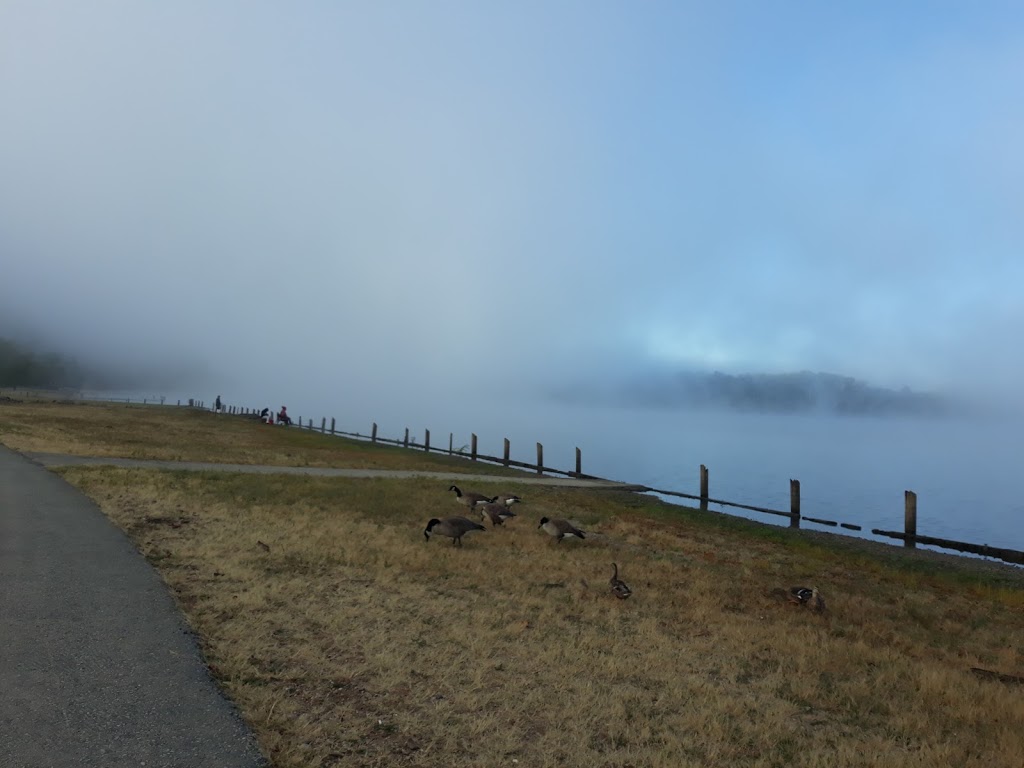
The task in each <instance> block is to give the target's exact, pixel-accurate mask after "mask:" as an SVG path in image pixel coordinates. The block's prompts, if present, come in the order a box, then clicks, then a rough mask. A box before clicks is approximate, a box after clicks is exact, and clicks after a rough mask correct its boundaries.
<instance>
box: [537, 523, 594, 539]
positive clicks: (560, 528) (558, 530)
mask: <svg viewBox="0 0 1024 768" xmlns="http://www.w3.org/2000/svg"><path fill="white" fill-rule="evenodd" d="M537 527H538V528H543V529H544V533H546V534H548V535H549V536H554V537H555V541H557V542H558V543H561V542H562V539H564V538H565V537H566V536H575V537H576V538H578V539H585V538H587V537H586V536H585V535H584V534H583V531H581V530H580V529H579V528H577V527H576V526H574V525H573V524H572V523H570V522H569V521H568V520H562V519H560V518H557V517H556V518H550V517H542V518H541V519H540V525H538V526H537Z"/></svg>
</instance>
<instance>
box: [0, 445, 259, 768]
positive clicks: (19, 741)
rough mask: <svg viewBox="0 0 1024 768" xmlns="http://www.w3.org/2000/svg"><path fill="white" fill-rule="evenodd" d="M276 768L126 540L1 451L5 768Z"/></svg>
mask: <svg viewBox="0 0 1024 768" xmlns="http://www.w3.org/2000/svg"><path fill="white" fill-rule="evenodd" d="M264 764H265V763H264V760H263V758H262V757H261V755H260V753H259V750H258V749H257V747H256V744H255V741H254V740H253V738H252V735H251V734H250V732H249V730H248V728H247V727H246V726H245V724H244V723H243V722H242V721H241V720H240V718H239V717H238V715H237V713H236V711H235V709H234V707H233V706H232V704H231V703H230V702H229V701H228V700H227V699H225V698H224V697H223V696H222V695H221V694H220V692H219V690H218V689H217V687H216V686H215V685H214V683H213V681H212V679H211V678H210V676H209V674H208V672H207V670H206V667H205V666H204V664H203V660H202V658H201V656H200V654H199V650H198V648H197V646H196V643H195V641H194V640H193V638H192V636H191V634H189V632H188V628H187V627H186V625H185V624H184V622H183V620H182V619H181V616H180V614H179V613H178V611H177V609H176V607H175V605H174V603H173V601H172V600H171V597H170V595H169V594H168V592H167V589H166V587H165V586H164V584H163V582H162V581H161V580H160V578H159V577H158V576H157V574H156V572H155V571H154V570H153V569H152V568H151V567H150V566H149V564H148V563H147V562H146V561H145V559H144V558H143V557H142V556H141V555H140V554H139V553H138V552H137V551H136V549H135V547H134V546H132V544H131V542H129V540H128V539H127V537H125V536H124V535H123V534H122V533H121V532H120V531H119V530H118V529H117V528H116V527H115V526H114V525H113V524H112V523H110V522H109V521H108V520H107V519H106V517H104V516H103V514H102V513H101V512H100V510H99V509H98V508H97V507H96V506H95V505H94V504H93V503H92V502H91V501H90V500H89V499H87V498H86V497H85V496H84V495H82V494H81V493H79V492H78V491H77V490H75V489H74V488H72V487H71V486H70V485H68V484H67V483H65V482H64V481H63V480H61V479H60V478H59V477H57V476H56V475H54V474H53V473H51V472H47V471H46V470H45V469H44V468H42V467H40V466H39V465H38V464H35V463H33V462H31V461H28V460H27V459H25V458H23V457H21V456H19V455H18V454H16V453H14V452H12V451H9V450H7V449H6V448H3V447H0V766H2V767H3V768H64V766H90V767H91V766H95V767H96V768H120V767H121V766H132V767H133V768H136V767H137V766H147V767H148V768H172V767H173V768H185V767H187V768H236V767H238V768H255V767H256V766H261V765H264Z"/></svg>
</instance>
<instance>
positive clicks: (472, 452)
mask: <svg viewBox="0 0 1024 768" xmlns="http://www.w3.org/2000/svg"><path fill="white" fill-rule="evenodd" d="M469 459H470V461H476V433H475V432H474V433H472V434H471V435H470V438H469Z"/></svg>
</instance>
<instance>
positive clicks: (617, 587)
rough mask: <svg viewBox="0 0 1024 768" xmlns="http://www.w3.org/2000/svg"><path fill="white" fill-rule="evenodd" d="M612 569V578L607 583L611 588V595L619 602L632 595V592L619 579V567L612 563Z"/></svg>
mask: <svg viewBox="0 0 1024 768" xmlns="http://www.w3.org/2000/svg"><path fill="white" fill-rule="evenodd" d="M612 568H614V569H615V572H614V573H613V574H612V577H611V578H610V579H608V583H609V584H611V587H612V594H613V595H615V596H616V597H617V598H619V599H620V600H625V599H626V598H627V597H629V596H630V595H632V594H633V590H632V589H630V588H629V585H628V584H626V582H624V581H623V580H622V579H620V578H619V566H618V565H616V564H615V563H612Z"/></svg>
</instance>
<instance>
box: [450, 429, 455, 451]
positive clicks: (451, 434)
mask: <svg viewBox="0 0 1024 768" xmlns="http://www.w3.org/2000/svg"><path fill="white" fill-rule="evenodd" d="M453 453H455V433H454V432H449V433H448V455H449V456H451V455H452V454H453Z"/></svg>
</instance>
